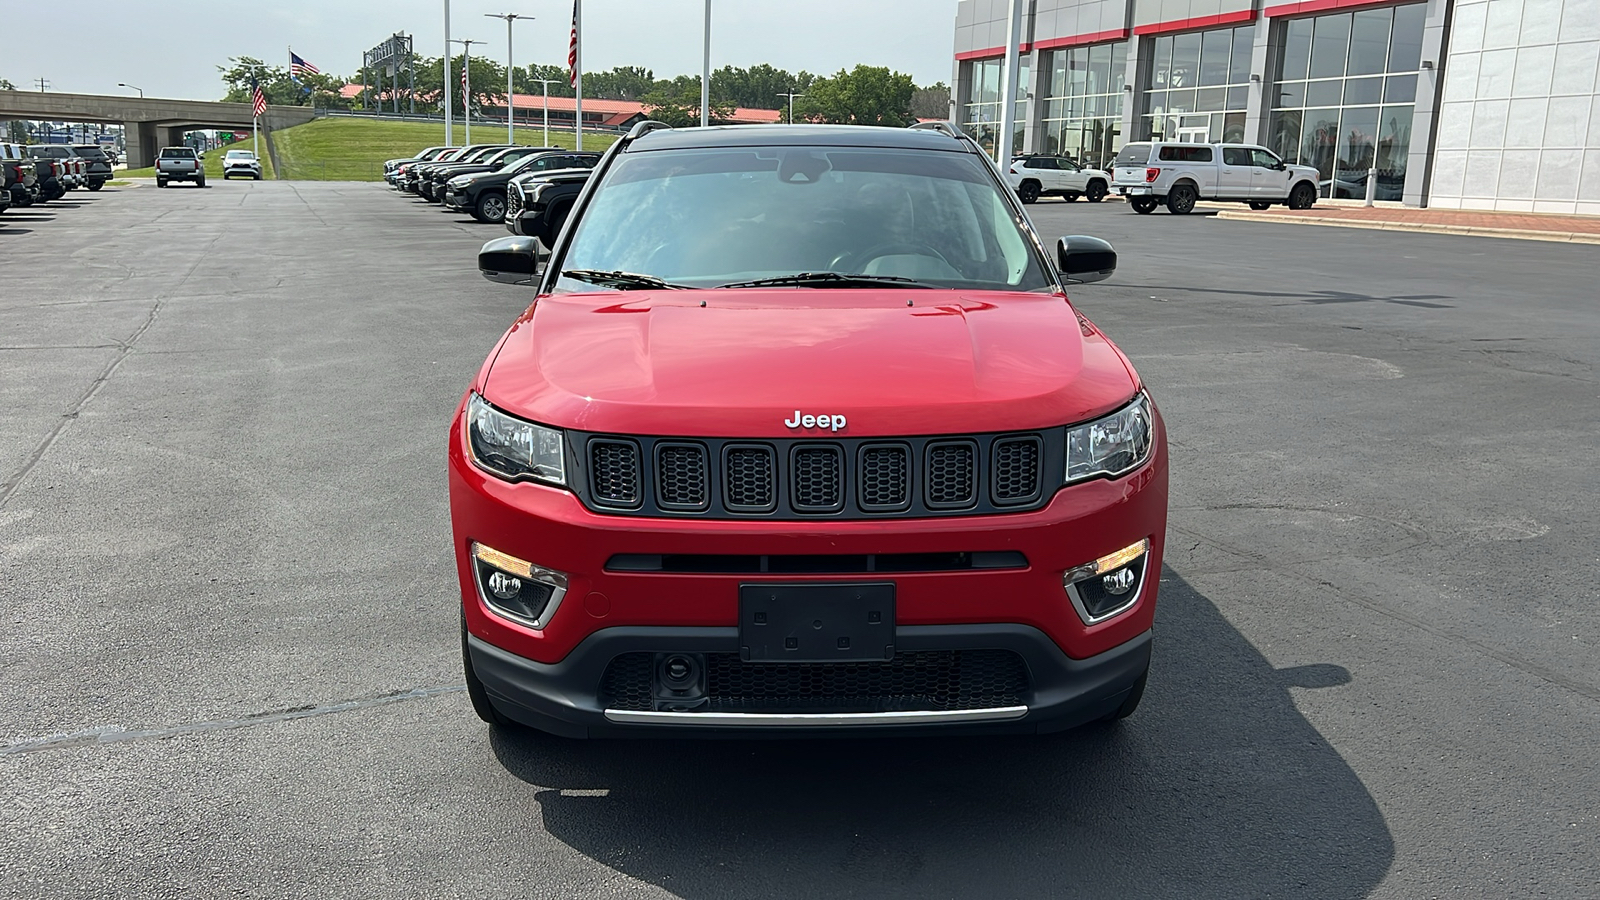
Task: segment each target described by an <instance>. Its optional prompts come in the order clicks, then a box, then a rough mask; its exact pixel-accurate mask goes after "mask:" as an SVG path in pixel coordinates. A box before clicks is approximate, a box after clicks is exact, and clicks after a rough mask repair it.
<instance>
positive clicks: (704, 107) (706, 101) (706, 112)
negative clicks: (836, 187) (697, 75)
mask: <svg viewBox="0 0 1600 900" xmlns="http://www.w3.org/2000/svg"><path fill="white" fill-rule="evenodd" d="M710 124H711V0H706V43H705V75H704V76H703V77H702V78H701V79H700V127H701V128H704V127H706V126H707V125H710Z"/></svg>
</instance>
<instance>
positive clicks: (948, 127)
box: [906, 121, 968, 139]
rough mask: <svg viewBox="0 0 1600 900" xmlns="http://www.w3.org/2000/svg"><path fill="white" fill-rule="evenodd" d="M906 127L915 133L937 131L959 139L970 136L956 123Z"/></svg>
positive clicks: (917, 123)
mask: <svg viewBox="0 0 1600 900" xmlns="http://www.w3.org/2000/svg"><path fill="white" fill-rule="evenodd" d="M906 127H907V128H910V129H912V130H913V131H937V132H939V133H941V134H948V135H950V136H951V137H953V138H957V139H960V138H964V137H967V136H968V135H967V133H966V132H965V131H962V130H961V129H960V128H959V127H957V126H956V124H955V123H954V122H942V121H941V122H913V123H911V124H910V125H907V126H906Z"/></svg>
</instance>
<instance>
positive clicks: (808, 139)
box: [626, 125, 972, 153]
mask: <svg viewBox="0 0 1600 900" xmlns="http://www.w3.org/2000/svg"><path fill="white" fill-rule="evenodd" d="M700 147H882V148H887V149H900V150H946V151H952V152H956V153H968V152H971V149H972V145H971V144H970V143H968V142H967V141H963V140H959V139H957V138H954V137H951V136H950V135H948V134H945V133H943V132H941V131H936V130H933V129H927V128H880V127H877V126H871V125H714V126H712V127H710V128H662V129H658V130H656V131H651V132H648V133H646V134H644V135H641V136H640V137H638V138H636V139H635V140H633V141H631V142H630V143H629V144H628V146H627V148H626V149H627V152H629V153H633V152H638V151H645V150H682V149H689V148H700Z"/></svg>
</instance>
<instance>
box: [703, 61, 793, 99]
mask: <svg viewBox="0 0 1600 900" xmlns="http://www.w3.org/2000/svg"><path fill="white" fill-rule="evenodd" d="M815 80H816V76H815V75H812V74H811V73H810V72H801V73H800V74H799V75H790V74H789V73H788V72H785V71H784V70H783V69H777V68H774V67H772V66H770V65H767V64H766V63H761V64H760V65H756V66H751V67H750V68H748V69H736V68H734V67H733V66H723V67H722V68H720V69H718V70H716V71H715V72H712V73H711V93H713V94H715V95H716V96H718V97H726V98H727V99H728V100H729V102H731V103H733V105H735V106H743V107H747V108H749V109H786V108H788V106H789V100H788V98H787V97H784V96H780V95H782V94H787V93H789V92H790V91H795V92H798V93H805V91H806V90H807V89H808V88H810V87H811V83H812V82H813V81H815Z"/></svg>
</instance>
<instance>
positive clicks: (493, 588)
mask: <svg viewBox="0 0 1600 900" xmlns="http://www.w3.org/2000/svg"><path fill="white" fill-rule="evenodd" d="M521 592H522V579H520V578H517V577H516V576H514V575H507V574H506V573H504V572H496V573H494V574H493V575H490V576H489V593H491V594H494V595H495V596H496V597H499V598H500V599H501V600H510V599H511V598H513V597H515V596H516V595H517V594H519V593H521Z"/></svg>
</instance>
